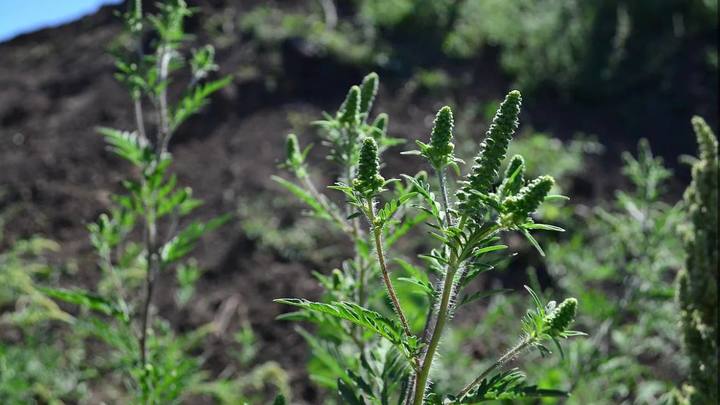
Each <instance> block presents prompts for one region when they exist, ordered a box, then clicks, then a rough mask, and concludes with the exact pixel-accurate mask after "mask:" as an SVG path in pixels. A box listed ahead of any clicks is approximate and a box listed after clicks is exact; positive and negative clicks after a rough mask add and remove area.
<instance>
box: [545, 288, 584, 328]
mask: <svg viewBox="0 0 720 405" xmlns="http://www.w3.org/2000/svg"><path fill="white" fill-rule="evenodd" d="M576 310H577V300H576V299H575V298H567V299H565V301H563V302H562V303H560V305H558V306H557V308H555V310H554V311H552V312H551V313H550V314H548V315H547V316H546V317H545V324H546V327H547V332H548V334H549V335H550V336H553V337H557V336H559V335H561V334H562V333H564V332H566V331H567V330H568V328H569V327H570V324H572V323H573V321H574V320H575V311H576Z"/></svg>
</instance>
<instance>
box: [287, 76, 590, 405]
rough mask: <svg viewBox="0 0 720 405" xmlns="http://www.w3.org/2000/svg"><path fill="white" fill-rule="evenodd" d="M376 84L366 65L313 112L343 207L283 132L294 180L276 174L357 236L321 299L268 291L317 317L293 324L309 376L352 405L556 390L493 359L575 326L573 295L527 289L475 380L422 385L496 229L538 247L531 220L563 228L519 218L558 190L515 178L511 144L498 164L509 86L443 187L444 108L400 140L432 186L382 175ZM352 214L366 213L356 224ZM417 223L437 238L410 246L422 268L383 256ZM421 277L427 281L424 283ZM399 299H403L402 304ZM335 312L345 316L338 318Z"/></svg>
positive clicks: (512, 97) (510, 102)
mask: <svg viewBox="0 0 720 405" xmlns="http://www.w3.org/2000/svg"><path fill="white" fill-rule="evenodd" d="M377 82H378V78H377V75H375V74H374V73H373V74H370V75H368V76H367V77H366V78H365V79H364V80H363V82H362V84H361V85H359V86H353V87H352V88H351V89H350V91H349V92H348V95H347V97H346V99H345V101H344V102H343V104H342V105H341V106H340V108H339V110H338V112H337V113H336V114H335V115H334V116H333V115H329V114H326V116H325V119H324V120H323V121H319V122H318V123H317V125H318V126H319V127H320V128H321V129H322V136H323V139H324V144H325V145H326V146H328V148H329V155H328V157H329V159H331V160H332V161H333V162H335V163H336V164H337V165H338V168H339V173H340V181H338V182H337V183H336V184H335V185H333V186H331V187H330V189H332V190H336V191H340V192H341V193H342V194H343V195H344V197H345V206H344V207H341V206H338V205H336V204H335V203H334V202H333V201H332V200H331V199H330V198H329V197H327V196H325V195H324V194H321V193H320V192H319V191H318V189H317V187H316V186H315V185H314V183H313V182H312V181H311V179H310V170H309V167H308V165H307V161H306V155H307V149H305V150H303V149H301V147H300V146H299V144H298V141H297V138H296V136H294V135H290V136H288V140H287V148H286V149H287V157H286V160H285V162H284V164H283V167H285V168H288V169H289V170H290V171H291V172H292V173H293V174H294V175H295V177H296V178H297V180H298V181H299V182H300V184H297V183H293V182H290V181H288V180H285V179H282V178H279V177H275V180H276V181H277V182H279V183H280V184H281V185H283V186H284V187H285V188H287V189H288V190H289V191H291V192H292V193H293V194H295V195H296V196H298V197H299V198H300V199H301V200H302V201H304V202H305V203H306V204H307V205H308V206H309V207H310V208H311V209H312V211H313V213H314V215H315V216H317V217H319V218H322V219H325V220H327V221H329V222H331V223H333V224H334V225H335V226H337V227H338V228H339V229H341V230H343V231H345V232H346V233H347V235H348V236H349V237H350V239H351V240H352V242H353V243H354V245H355V257H354V258H353V259H350V260H348V261H346V262H344V263H343V266H342V269H335V270H333V271H332V273H331V274H330V275H328V276H326V275H320V274H318V275H317V277H318V279H319V280H320V282H321V284H322V285H323V287H324V288H325V296H324V300H323V301H322V302H311V301H307V300H304V299H294V298H283V299H278V300H276V301H277V302H279V303H283V304H287V305H292V306H295V307H299V308H300V311H298V312H295V313H291V314H287V315H284V316H282V318H284V319H293V320H308V321H312V322H314V323H316V324H317V327H318V331H317V332H316V334H315V335H316V336H311V335H310V334H309V333H307V332H304V331H302V332H301V333H303V334H304V335H305V336H306V338H307V340H308V343H309V344H310V346H311V347H312V349H313V351H314V354H315V360H314V362H316V363H315V364H314V365H313V364H311V373H312V374H313V377H314V378H316V380H318V381H320V382H321V383H322V384H323V385H325V386H327V387H329V388H332V389H334V390H337V392H338V393H339V396H340V398H341V399H342V401H343V403H352V404H362V403H367V401H369V402H370V403H382V404H386V403H397V404H405V403H407V404H413V405H420V404H423V403H428V404H441V403H444V402H445V401H450V402H452V403H476V402H480V401H486V400H492V399H513V398H525V397H543V396H558V395H564V393H563V392H562V391H557V390H549V389H541V388H538V387H537V386H534V385H529V384H528V383H526V381H525V377H524V375H523V374H522V373H520V372H519V371H518V370H514V369H513V370H510V371H503V370H502V367H503V366H505V365H506V364H507V363H508V362H510V361H511V360H513V359H515V358H517V357H519V356H521V355H523V354H525V353H526V352H527V351H528V350H530V349H532V348H536V349H538V350H539V351H540V353H542V354H549V353H550V350H549V349H548V348H547V347H546V346H545V344H546V343H547V342H554V343H555V344H556V345H557V347H558V348H559V347H560V340H562V339H565V338H568V337H571V336H576V335H579V334H580V332H575V331H572V330H570V329H569V327H570V324H571V323H572V321H573V320H574V317H575V312H576V307H577V301H576V300H575V299H573V298H569V299H566V300H564V301H563V302H562V303H560V304H556V303H555V302H554V301H552V302H550V303H548V304H546V303H544V302H543V301H542V300H541V299H540V297H539V296H537V295H536V294H535V293H534V292H533V291H532V290H530V289H529V288H528V291H529V293H530V295H531V297H532V300H533V301H532V302H533V309H532V310H530V311H528V313H527V315H526V316H525V318H524V319H523V321H522V335H521V338H520V340H519V341H518V342H517V344H516V345H514V346H513V347H512V348H511V349H510V350H508V351H507V352H506V353H505V354H504V355H502V356H500V357H499V358H498V360H497V361H495V362H494V363H492V365H491V366H490V367H489V368H488V369H487V370H485V371H484V372H482V373H481V374H480V375H479V376H477V378H475V379H472V380H469V381H467V382H466V384H465V385H464V386H458V388H457V391H456V392H455V393H454V394H453V393H451V392H438V391H436V390H435V389H434V387H433V386H432V384H431V374H432V369H433V361H434V360H435V358H436V357H437V355H438V348H439V343H440V341H441V339H442V337H443V336H444V335H445V334H446V332H447V329H448V324H449V322H450V320H451V319H452V316H453V314H454V313H455V310H456V308H457V307H458V305H463V304H467V303H469V302H472V301H473V300H475V299H477V298H481V296H482V295H488V294H492V292H488V291H484V292H477V293H470V294H464V295H461V293H463V292H464V290H465V288H466V287H467V286H468V284H469V283H470V281H472V280H473V279H475V278H476V277H477V276H478V275H479V274H481V273H483V272H485V271H487V270H488V263H487V261H488V259H489V258H490V257H491V256H492V253H493V252H498V251H501V250H504V249H506V248H507V246H505V245H503V244H501V243H500V236H501V235H502V234H503V233H505V232H509V231H516V232H519V233H521V234H522V235H524V236H525V237H526V238H527V239H528V240H529V241H530V242H531V243H532V244H533V245H534V246H535V247H536V248H537V249H538V251H539V252H540V253H541V254H542V250H541V248H540V246H539V244H538V243H537V241H536V240H535V238H534V237H533V236H532V235H531V233H530V232H531V231H534V230H551V231H561V229H560V228H557V227H555V226H552V225H547V224H541V223H536V222H535V221H534V220H533V219H532V217H531V216H532V214H533V213H534V212H535V210H536V209H537V208H538V207H539V206H540V205H541V204H542V203H543V202H544V201H545V200H547V199H553V198H556V197H557V196H552V195H550V194H549V193H550V190H551V188H552V186H553V183H554V181H553V179H552V178H551V177H549V176H540V177H538V178H536V179H533V180H528V179H526V178H525V176H524V172H525V171H524V162H523V160H522V158H521V157H519V156H517V157H514V158H513V159H512V160H511V163H510V165H509V166H508V167H507V168H506V169H505V170H504V171H503V170H502V167H501V166H502V162H503V160H504V159H505V155H506V152H507V148H508V144H509V142H510V140H511V138H512V135H513V133H514V132H515V129H516V128H517V126H518V115H519V112H520V104H521V97H520V93H519V92H518V91H512V92H510V93H509V94H508V95H507V97H506V98H505V100H504V101H503V103H502V104H501V105H500V108H499V109H498V111H497V113H496V115H495V118H494V120H493V124H492V125H491V127H490V128H489V130H488V132H487V134H486V137H485V140H484V141H483V142H482V144H481V145H480V151H479V153H478V154H477V157H476V158H475V162H474V163H475V164H474V165H473V166H472V168H471V169H470V172H469V173H468V175H467V176H466V177H465V178H464V179H461V180H458V181H457V183H458V187H457V190H456V191H455V192H454V193H452V191H451V187H450V185H451V182H450V181H449V179H448V173H447V168H448V167H451V168H454V169H455V171H459V164H461V163H463V162H462V161H461V160H460V159H458V158H456V157H455V156H454V153H453V151H454V145H453V115H452V110H451V109H450V108H449V107H443V108H442V109H440V111H439V112H438V114H437V116H436V118H435V123H434V126H433V130H432V133H431V136H430V140H429V142H428V143H424V142H418V146H419V150H417V151H412V152H408V154H415V155H420V156H422V157H424V158H425V159H426V160H427V161H428V162H429V164H430V167H431V168H432V170H433V172H434V174H435V178H436V181H435V184H436V186H437V188H434V187H433V186H431V184H430V181H429V179H428V176H427V175H426V174H425V173H424V172H423V173H420V174H418V175H415V176H410V175H402V180H398V179H385V178H384V177H383V176H382V175H381V173H380V171H381V168H382V164H381V161H380V153H381V152H382V151H383V150H385V149H386V148H387V147H389V146H392V145H395V144H397V143H399V141H398V140H397V139H393V138H389V137H388V136H387V116H386V115H384V114H380V115H378V116H377V118H375V119H374V120H372V121H371V120H370V119H369V118H370V112H371V108H372V101H373V100H374V98H375V96H376V92H377V88H378V85H377ZM501 173H503V174H502V175H501ZM360 218H364V219H365V223H366V226H363V225H362V223H361V222H360V221H359V219H360ZM421 223H426V224H427V225H428V226H429V227H430V229H431V232H430V235H431V236H432V237H433V240H434V241H436V242H437V243H438V245H437V246H436V247H435V248H433V249H431V250H430V251H429V252H428V253H426V254H423V255H420V258H421V259H422V260H424V262H425V264H426V266H427V269H426V270H422V269H421V268H419V267H417V266H415V265H413V264H411V263H410V262H407V261H404V260H402V259H397V260H392V259H391V258H390V251H391V250H390V249H391V248H392V247H393V246H395V245H396V243H397V242H398V240H399V239H400V238H401V237H403V236H404V235H406V234H408V233H409V232H410V231H411V230H412V229H414V228H415V227H416V226H417V225H419V224H421ZM393 264H397V265H398V266H399V267H400V268H402V269H403V270H404V271H405V273H406V274H407V277H401V278H397V277H396V278H393V275H392V274H391V271H390V270H391V266H392V265H393ZM433 278H436V279H437V280H436V281H435V282H433V280H432V279H433ZM398 282H402V283H403V284H409V285H412V286H413V287H414V288H416V289H417V290H419V291H420V292H421V294H422V296H423V297H424V300H422V301H421V304H419V305H417V307H416V306H415V305H408V304H404V302H405V298H404V297H403V296H401V294H400V293H399V291H400V290H399V289H398V288H396V283H398ZM382 291H384V293H382ZM460 297H462V298H460ZM408 298H409V299H410V300H411V301H414V300H412V298H410V297H408ZM370 306H373V307H374V308H378V311H376V310H374V309H370ZM408 308H411V309H412V314H411V315H409V312H407V309H408ZM343 320H344V321H348V322H349V323H350V325H351V326H350V327H347V325H346V324H344V323H343V322H342V321H343ZM318 370H320V371H319V372H317V371H318ZM325 370H331V372H327V371H325ZM313 371H316V372H313Z"/></svg>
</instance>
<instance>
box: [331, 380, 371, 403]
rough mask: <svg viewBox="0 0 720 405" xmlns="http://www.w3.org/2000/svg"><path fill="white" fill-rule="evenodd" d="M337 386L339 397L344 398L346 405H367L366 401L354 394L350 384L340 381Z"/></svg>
mask: <svg viewBox="0 0 720 405" xmlns="http://www.w3.org/2000/svg"><path fill="white" fill-rule="evenodd" d="M337 386H338V395H340V398H342V400H343V403H344V404H348V405H365V401H363V400H362V399H361V398H360V397H358V396H357V395H355V392H353V389H352V387H351V386H350V385H349V384H348V383H346V382H345V381H343V380H342V379H338V380H337Z"/></svg>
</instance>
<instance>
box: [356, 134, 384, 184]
mask: <svg viewBox="0 0 720 405" xmlns="http://www.w3.org/2000/svg"><path fill="white" fill-rule="evenodd" d="M383 184H385V179H384V178H383V177H382V176H381V175H380V163H379V158H378V147H377V143H375V140H374V139H373V138H365V140H364V141H363V143H362V148H361V149H360V162H359V164H358V174H357V177H356V178H355V180H353V188H354V189H355V191H357V192H358V193H360V194H362V195H363V196H365V197H372V196H374V195H375V194H377V193H378V192H380V189H382V186H383Z"/></svg>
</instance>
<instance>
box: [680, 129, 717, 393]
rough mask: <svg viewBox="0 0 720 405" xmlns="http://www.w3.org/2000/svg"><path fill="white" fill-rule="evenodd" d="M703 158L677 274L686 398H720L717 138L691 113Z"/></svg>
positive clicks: (689, 193) (695, 173) (690, 193)
mask: <svg viewBox="0 0 720 405" xmlns="http://www.w3.org/2000/svg"><path fill="white" fill-rule="evenodd" d="M692 124H693V128H694V130H695V135H696V136H697V140H698V144H699V149H700V159H699V160H698V161H697V162H696V163H695V164H694V166H693V170H692V177H693V180H692V183H691V184H690V187H688V189H687V190H686V191H685V204H686V207H687V210H688V216H689V217H690V221H691V223H690V224H689V226H688V229H687V230H686V234H685V250H686V252H687V259H686V264H685V268H684V269H683V270H681V272H680V274H679V276H678V304H679V306H680V319H681V323H682V332H683V341H684V345H685V351H686V353H687V355H688V357H689V359H690V377H689V381H688V382H687V384H686V385H685V386H684V387H683V394H682V395H683V396H684V397H685V398H683V402H686V403H689V404H701V403H702V404H715V403H718V399H720V398H718V380H717V376H718V346H717V339H718V329H717V328H718V326H717V325H718V291H717V287H718V174H719V172H720V170H719V168H718V142H717V138H716V137H715V135H714V134H713V132H712V130H711V129H710V127H709V126H708V125H707V123H705V120H703V119H702V118H700V117H693V118H692Z"/></svg>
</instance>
